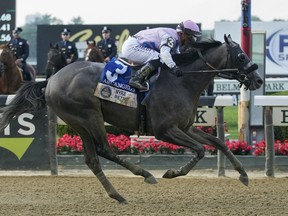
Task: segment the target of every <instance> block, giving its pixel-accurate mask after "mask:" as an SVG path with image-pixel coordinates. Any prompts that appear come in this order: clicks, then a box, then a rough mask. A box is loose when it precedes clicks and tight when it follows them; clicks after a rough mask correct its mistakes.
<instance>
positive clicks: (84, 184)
mask: <svg viewBox="0 0 288 216" xmlns="http://www.w3.org/2000/svg"><path fill="white" fill-rule="evenodd" d="M158 172H159V171H157V173H156V172H155V176H156V178H157V180H158V184H156V185H149V184H146V183H144V182H143V181H142V179H141V178H140V177H134V176H133V177H132V176H131V175H128V174H127V173H125V172H123V171H122V170H121V172H115V170H114V171H110V170H109V171H108V170H107V171H106V173H107V176H108V178H109V179H110V181H111V182H112V183H113V184H114V185H116V186H117V187H118V188H119V191H120V192H121V193H122V194H125V197H127V199H128V200H129V204H128V205H121V204H119V203H118V202H116V201H115V202H111V199H110V198H109V197H108V196H107V194H106V192H105V191H104V189H103V188H102V186H101V185H100V183H99V182H98V181H96V180H95V177H94V175H93V174H91V173H88V172H87V171H85V172H77V171H73V172H67V171H65V172H61V173H60V174H59V176H51V175H49V173H47V172H46V173H43V172H42V174H41V175H39V173H38V175H37V174H35V173H34V174H33V175H31V173H28V172H26V173H24V172H22V173H19V174H18V175H15V174H14V175H11V172H10V173H9V172H7V173H6V176H5V175H3V172H1V176H0V182H1V187H0V215H13V216H20V215H21V216H28V215H29V216H31V215H32V216H33V215H43V216H45V215H57V216H59V215H65V216H70V215H74V216H75V215H76V216H77V215H83V216H84V215H85V216H90V215H101V216H102V215H104V216H110V215H111V216H112V215H113V216H115V215H133V216H134V215H137V216H138V215H139V216H141V215H149V216H150V215H165V216H166V215H201V216H202V215H261V216H263V215H264V216H265V215H269V216H270V215H287V210H285V209H286V206H287V203H288V196H287V194H288V177H287V175H288V174H287V173H286V177H276V178H268V177H263V172H261V173H262V174H261V173H258V174H257V175H254V174H255V172H253V174H252V173H249V172H248V175H249V176H250V184H249V186H248V187H246V186H244V185H242V184H239V181H238V179H237V176H235V177H234V176H233V175H230V173H228V172H227V176H229V177H215V173H216V172H214V171H213V172H212V171H211V173H208V172H207V171H206V172H204V173H202V175H201V173H197V175H198V176H195V175H194V174H190V175H189V176H186V177H181V178H175V179H163V178H159V179H158V176H159V177H160V176H161V175H160V173H161V172H159V173H158ZM207 173H208V174H207ZM233 173H234V172H233ZM161 174H162V173H161ZM261 175H262V176H261ZM130 176H131V177H130ZM283 176H284V173H283Z"/></svg>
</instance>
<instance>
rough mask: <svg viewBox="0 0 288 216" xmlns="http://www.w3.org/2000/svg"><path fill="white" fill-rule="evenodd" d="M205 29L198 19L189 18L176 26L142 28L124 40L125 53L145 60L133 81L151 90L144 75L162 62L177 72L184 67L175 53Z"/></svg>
mask: <svg viewBox="0 0 288 216" xmlns="http://www.w3.org/2000/svg"><path fill="white" fill-rule="evenodd" d="M200 36H201V32H200V30H199V27H198V25H197V24H196V23H194V22H193V21H191V20H185V21H183V22H181V23H180V24H179V25H177V27H176V29H172V28H161V27H159V28H152V29H146V30H142V31H139V32H138V33H137V34H135V35H133V36H129V38H128V39H127V40H126V41H125V42H124V43H123V46H122V57H124V58H127V59H129V60H130V61H132V62H134V63H136V64H145V65H144V66H143V67H142V68H141V69H140V70H138V71H136V73H135V75H133V76H132V78H131V80H130V82H129V84H130V85H131V86H133V87H135V88H138V89H139V90H141V91H147V90H148V86H147V85H146V84H145V83H143V81H144V79H145V78H146V77H147V76H148V75H149V74H150V73H151V72H152V71H154V70H155V69H156V68H157V67H159V66H160V65H161V63H162V64H163V63H165V64H166V65H167V66H168V67H169V68H170V69H172V70H173V72H174V73H175V74H176V75H179V76H180V75H182V71H181V70H180V69H179V67H178V66H177V65H176V63H175V62H174V61H173V59H172V56H171V54H175V53H180V50H179V48H180V46H181V45H183V44H184V43H185V41H187V40H188V39H189V40H190V41H191V42H192V43H193V42H195V41H196V40H197V37H200Z"/></svg>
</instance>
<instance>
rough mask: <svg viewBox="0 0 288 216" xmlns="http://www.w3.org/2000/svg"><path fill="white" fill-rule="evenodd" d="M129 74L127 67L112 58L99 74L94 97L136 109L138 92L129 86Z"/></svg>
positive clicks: (129, 70)
mask: <svg viewBox="0 0 288 216" xmlns="http://www.w3.org/2000/svg"><path fill="white" fill-rule="evenodd" d="M131 72H132V70H131V68H130V67H129V66H128V65H126V64H124V63H123V62H122V61H120V60H118V59H116V58H112V59H111V61H109V62H108V63H107V64H106V65H105V67H104V69H103V71H102V73H101V76H100V80H99V82H98V84H97V87H96V90H95V93H94V95H95V96H96V97H98V98H101V99H104V100H108V101H111V102H115V103H118V104H122V105H125V106H129V107H134V108H136V107H137V92H138V91H136V89H135V88H133V87H132V86H130V85H129V80H130V77H131Z"/></svg>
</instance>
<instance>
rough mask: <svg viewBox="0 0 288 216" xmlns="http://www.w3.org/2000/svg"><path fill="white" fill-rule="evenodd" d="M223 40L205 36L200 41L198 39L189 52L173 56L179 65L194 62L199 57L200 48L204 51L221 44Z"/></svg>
mask: <svg viewBox="0 0 288 216" xmlns="http://www.w3.org/2000/svg"><path fill="white" fill-rule="evenodd" d="M221 45H222V42H220V41H217V40H215V39H213V38H205V39H201V40H200V41H196V42H194V43H193V45H192V49H191V51H190V52H189V53H181V54H174V55H172V58H173V60H174V62H175V63H176V64H177V65H182V64H186V63H188V62H193V61H194V60H196V59H198V58H199V55H198V50H200V51H201V52H202V53H204V52H205V51H206V50H208V49H210V48H213V47H218V46H221Z"/></svg>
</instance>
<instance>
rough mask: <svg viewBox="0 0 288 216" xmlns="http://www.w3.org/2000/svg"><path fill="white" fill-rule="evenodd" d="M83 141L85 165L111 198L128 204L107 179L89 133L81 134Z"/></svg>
mask: <svg viewBox="0 0 288 216" xmlns="http://www.w3.org/2000/svg"><path fill="white" fill-rule="evenodd" d="M81 139H82V142H83V146H84V149H85V150H84V156H85V163H86V164H87V166H88V167H89V168H90V170H91V171H92V172H93V173H94V175H95V176H96V177H97V178H98V180H99V181H100V183H101V184H102V185H103V187H104V189H105V190H106V192H107V194H108V195H109V197H111V198H113V199H115V200H117V201H118V202H119V203H122V204H127V201H126V199H125V198H123V197H122V196H121V195H120V194H119V193H118V192H117V190H116V189H115V188H114V187H113V185H112V184H111V183H110V181H109V180H108V179H107V177H106V176H105V174H104V173H103V170H102V168H101V165H100V161H99V157H98V155H97V154H96V150H95V145H94V143H93V139H92V137H91V136H89V134H88V133H86V134H85V133H84V132H82V133H81Z"/></svg>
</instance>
